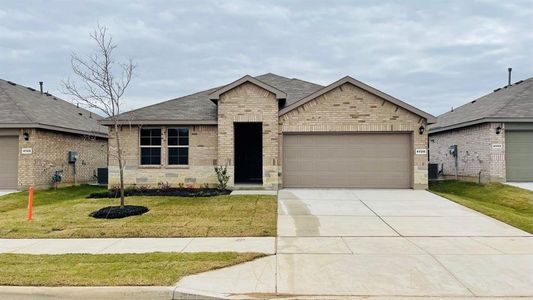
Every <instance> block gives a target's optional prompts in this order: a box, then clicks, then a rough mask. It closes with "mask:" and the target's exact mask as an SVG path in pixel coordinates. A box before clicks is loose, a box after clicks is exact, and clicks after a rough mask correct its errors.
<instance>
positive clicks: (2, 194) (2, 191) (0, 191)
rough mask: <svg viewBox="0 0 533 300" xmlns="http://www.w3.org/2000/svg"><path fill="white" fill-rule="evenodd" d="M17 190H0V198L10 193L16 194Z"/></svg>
mask: <svg viewBox="0 0 533 300" xmlns="http://www.w3.org/2000/svg"><path fill="white" fill-rule="evenodd" d="M16 192H17V190H8V189H0V196H4V195H7V194H11V193H16Z"/></svg>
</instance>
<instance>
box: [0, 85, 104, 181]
mask: <svg viewBox="0 0 533 300" xmlns="http://www.w3.org/2000/svg"><path fill="white" fill-rule="evenodd" d="M99 119H101V117H99V116H98V115H96V114H94V113H91V112H89V111H87V110H85V109H82V108H79V107H77V106H76V105H73V104H71V103H68V102H66V101H64V100H61V99H59V98H57V97H55V96H53V95H51V94H49V93H43V92H42V88H41V91H36V90H35V89H33V88H30V87H25V86H21V85H18V84H15V83H13V82H10V81H4V80H0V153H1V155H0V188H1V189H21V190H23V189H26V188H28V187H29V186H33V187H35V188H47V187H50V186H52V184H53V181H52V177H53V175H54V174H55V172H56V171H62V177H63V180H62V182H61V184H73V183H74V182H75V181H76V182H77V183H85V182H94V181H96V180H95V174H96V173H95V172H96V169H97V168H101V167H104V168H105V167H106V166H107V128H106V127H104V126H101V125H99V124H98V120H99ZM70 151H74V152H76V153H77V157H78V159H77V161H76V163H75V164H74V163H69V160H68V156H69V152H70Z"/></svg>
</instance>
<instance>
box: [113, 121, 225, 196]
mask: <svg viewBox="0 0 533 300" xmlns="http://www.w3.org/2000/svg"><path fill="white" fill-rule="evenodd" d="M145 127H158V128H161V129H162V141H161V144H162V147H161V165H160V166H141V165H140V156H139V152H140V150H139V149H140V148H139V128H140V127H138V126H123V127H122V130H121V131H120V141H121V146H122V151H123V157H124V160H125V170H124V180H125V184H126V185H128V186H132V185H137V186H141V185H143V186H149V187H155V186H157V184H158V183H160V182H168V183H170V184H171V185H172V186H174V187H178V186H179V185H180V184H183V185H184V186H192V187H201V186H203V185H204V184H208V185H209V186H212V187H213V186H215V185H216V184H217V179H216V174H215V171H214V165H215V164H216V159H217V127H216V126H207V125H206V126H204V125H201V126H145ZM170 127H173V128H174V127H187V128H189V165H188V166H169V165H168V157H167V148H166V146H165V145H166V144H167V134H166V132H167V128H170ZM119 178H120V177H119V168H118V160H117V156H116V142H115V134H114V131H113V130H112V129H111V132H110V138H109V186H115V185H118V184H119Z"/></svg>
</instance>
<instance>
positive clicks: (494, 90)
mask: <svg viewBox="0 0 533 300" xmlns="http://www.w3.org/2000/svg"><path fill="white" fill-rule="evenodd" d="M501 89H502V88H497V89H495V90H494V91H495V92H497V91H499V90H501Z"/></svg>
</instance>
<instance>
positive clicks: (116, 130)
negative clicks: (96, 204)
mask: <svg viewBox="0 0 533 300" xmlns="http://www.w3.org/2000/svg"><path fill="white" fill-rule="evenodd" d="M117 123H118V121H115V138H116V140H117V156H118V168H119V177H120V207H124V169H123V164H122V149H121V148H120V138H119V133H118V124H117Z"/></svg>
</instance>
